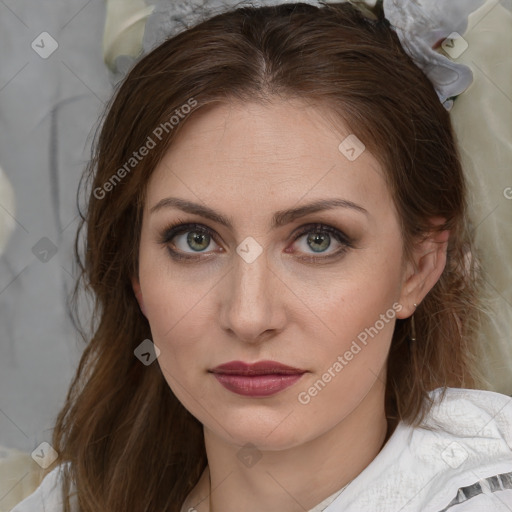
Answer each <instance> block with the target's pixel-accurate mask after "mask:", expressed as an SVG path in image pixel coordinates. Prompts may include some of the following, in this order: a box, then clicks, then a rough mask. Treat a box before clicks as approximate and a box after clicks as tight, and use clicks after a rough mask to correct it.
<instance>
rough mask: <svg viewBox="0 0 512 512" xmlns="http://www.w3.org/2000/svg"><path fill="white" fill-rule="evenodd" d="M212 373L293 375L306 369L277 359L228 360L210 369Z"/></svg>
mask: <svg viewBox="0 0 512 512" xmlns="http://www.w3.org/2000/svg"><path fill="white" fill-rule="evenodd" d="M209 371H210V372H212V373H224V374H229V375H268V374H279V375H295V374H298V373H305V372H306V370H301V369H300V368H294V367H293V366H287V365H285V364H282V363H278V362H277V361H258V362H256V363H244V362H243V361H230V362H229V363H224V364H220V365H219V366H216V367H215V368H213V369H212V370H209Z"/></svg>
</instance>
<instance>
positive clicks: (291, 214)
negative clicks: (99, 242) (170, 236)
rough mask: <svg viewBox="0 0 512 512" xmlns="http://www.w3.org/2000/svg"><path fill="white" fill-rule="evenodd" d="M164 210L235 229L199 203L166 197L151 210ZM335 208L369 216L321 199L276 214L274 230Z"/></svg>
mask: <svg viewBox="0 0 512 512" xmlns="http://www.w3.org/2000/svg"><path fill="white" fill-rule="evenodd" d="M163 208H178V209H180V210H183V211H184V212H187V213H192V214H195V215H200V216H201V217H205V218H207V219H210V220H212V221H214V222H217V223H219V224H222V225H223V226H226V227H227V228H229V229H232V228H233V220H232V219H231V218H229V217H225V216H224V215H222V214H221V213H219V212H217V211H215V210H213V209H211V208H209V207H208V206H204V205H202V204H199V203H194V202H191V201H188V200H185V199H180V198H178V197H166V198H165V199H162V200H160V201H158V203H157V204H156V205H154V206H153V207H152V208H151V209H150V213H154V212H156V211H159V210H161V209H163ZM333 208H350V209H352V210H355V211H357V212H360V213H363V214H365V215H369V214H368V211H367V210H366V209H365V208H363V207H362V206H360V205H358V204H356V203H353V202H352V201H348V200H346V199H338V198H332V199H319V200H318V201H313V202H312V203H308V204H306V205H304V206H299V207H297V208H291V209H289V210H280V211H277V212H275V214H274V216H273V218H272V229H275V228H277V227H280V226H284V225H285V224H288V223H290V222H293V221H294V220H295V219H298V218H300V217H305V216H306V215H309V214H311V213H316V212H319V211H322V210H331V209H333Z"/></svg>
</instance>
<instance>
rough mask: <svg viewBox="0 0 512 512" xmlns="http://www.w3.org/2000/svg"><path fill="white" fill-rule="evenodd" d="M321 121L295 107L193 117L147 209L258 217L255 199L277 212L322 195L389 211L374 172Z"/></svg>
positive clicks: (224, 109) (230, 107)
mask: <svg viewBox="0 0 512 512" xmlns="http://www.w3.org/2000/svg"><path fill="white" fill-rule="evenodd" d="M327 114H328V112H326V110H325V107H320V106H312V105H308V104H306V103H305V102H302V101H300V100H286V101H284V100H279V101H278V100H276V101H273V102H271V103H266V104H261V103H241V102H234V103H229V104H226V103H219V104H215V105H213V106H209V107H207V108H206V109H204V110H203V109H201V110H198V111H196V112H194V113H193V114H192V115H191V117H190V118H189V119H187V120H186V122H185V125H183V126H182V127H181V130H180V132H179V135H178V137H177V138H176V139H175V140H174V141H173V143H172V145H171V147H170V148H169V150H168V151H167V153H166V154H165V155H164V158H163V159H162V160H161V162H160V163H159V165H158V166H157V168H156V169H155V170H154V172H153V175H152V177H151V180H150V183H149V184H148V194H147V201H146V203H147V205H146V206H147V207H148V208H149V207H151V205H153V204H155V203H156V202H158V201H159V200H160V199H162V198H164V197H165V196H166V195H170V194H171V193H172V195H174V196H176V195H180V196H181V197H184V198H187V199H190V200H194V201H197V200H199V201H205V202H208V203H209V204H210V205H211V206H218V207H221V206H222V204H223V202H224V201H226V200H229V201H230V202H231V203H233V202H234V201H235V200H236V198H238V200H239V201H240V204H241V206H243V207H244V208H245V209H254V208H257V209H259V210H261V209H262V208H263V207H264V204H262V201H261V200H262V199H265V200H266V201H265V202H266V203H267V204H270V203H271V202H272V200H275V202H276V203H280V204H279V207H277V208H276V210H277V209H280V207H282V206H283V203H286V205H292V204H293V205H295V204H297V202H299V201H303V202H309V201H312V200H316V199H321V198H324V197H326V196H327V195H328V196H329V197H334V196H337V197H342V198H344V199H348V200H352V201H354V202H358V201H359V202H364V203H367V204H368V203H373V204H374V206H379V205H380V206H382V207H387V208H389V206H390V205H389V201H390V200H391V198H390V197H389V193H388V191H387V187H386V184H385V181H384V177H383V171H382V168H381V166H380V164H379V163H378V162H377V160H376V159H375V158H374V157H373V155H371V154H370V153H369V151H368V150H366V149H365V147H364V142H363V141H358V139H357V138H355V135H354V134H351V132H350V130H349V129H348V128H347V126H346V125H345V124H344V123H343V122H342V121H341V120H340V121H339V123H338V122H337V123H336V125H334V124H333V123H332V121H330V119H332V118H331V117H330V116H328V115H327ZM347 149H349V152H348V153H347ZM351 149H353V151H350V150H351ZM354 156H355V157H356V158H353V157H354ZM349 157H350V158H349Z"/></svg>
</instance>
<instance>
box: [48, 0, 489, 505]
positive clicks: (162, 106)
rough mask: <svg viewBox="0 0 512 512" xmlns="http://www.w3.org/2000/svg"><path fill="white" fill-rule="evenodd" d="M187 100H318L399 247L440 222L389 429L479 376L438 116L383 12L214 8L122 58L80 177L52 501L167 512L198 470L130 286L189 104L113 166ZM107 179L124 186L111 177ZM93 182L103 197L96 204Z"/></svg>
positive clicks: (193, 437)
mask: <svg viewBox="0 0 512 512" xmlns="http://www.w3.org/2000/svg"><path fill="white" fill-rule="evenodd" d="M191 98H193V99H194V100H195V101H197V105H198V106H197V108H196V109H195V111H199V110H201V109H202V108H204V107H205V106H207V105H213V104H214V103H218V102H226V103H227V102H230V101H241V102H249V101H261V102H267V101H270V100H272V99H275V98H277V99H279V98H283V99H286V98H299V99H302V100H304V101H306V102H309V103H311V104H313V105H318V106H320V105H323V106H327V107H328V109H329V111H330V112H331V113H332V117H333V119H334V120H336V119H338V120H342V121H343V122H344V123H345V124H346V125H347V126H349V127H350V130H351V131H352V133H354V134H356V136H357V137H358V138H359V139H361V140H362V141H364V144H365V145H366V147H367V149H368V150H369V151H370V152H371V153H372V154H373V155H374V156H375V157H376V158H378V159H379V160H380V162H381V163H382V165H383V168H384V169H385V172H386V179H387V182H388V186H389V188H390V191H391V193H392V196H393V199H394V202H395V204H396V208H397V211H398V215H399V219H400V223H401V229H402V233H403V241H404V254H405V255H407V256H409V255H410V252H409V251H410V248H411V247H412V244H413V243H414V241H415V240H416V239H417V238H418V237H421V236H424V235H426V234H427V233H428V232H429V231H430V230H432V229H436V228H433V227H432V226H431V225H430V223H429V218H431V217H435V216H437V217H439V216H440V217H443V218H445V219H446V223H445V224H443V225H442V226H439V227H438V228H437V229H439V230H444V229H449V230H450V233H451V236H450V240H449V245H448V258H447V264H446V267H445V269H444V271H443V274H442V276H441V278H440V279H439V281H438V282H437V284H436V285H435V286H434V288H433V289H432V290H431V291H430V293H429V294H428V295H427V297H426V298H425V299H424V301H423V302H422V303H421V304H420V305H419V306H418V308H417V310H416V312H415V315H414V316H415V322H416V330H417V332H418V338H419V339H418V341H417V342H416V343H415V344H411V343H409V342H408V339H407V336H408V333H409V329H410V325H409V324H410V320H409V319H406V320H397V322H396V326H395V331H394V334H393V340H392V345H391V351H390V355H389V363H388V377H387V393H386V413H387V416H388V420H389V422H390V425H391V424H396V422H397V421H399V420H401V421H404V422H407V423H411V424H418V423H419V422H420V421H421V419H422V418H423V417H424V414H425V412H426V411H427V410H428V407H429V402H428V392H429V391H430V390H433V389H435V388H438V387H446V386H453V387H474V386H475V385H476V383H477V380H476V375H477V373H476V364H475V355H474V354H475V347H474V346H473V344H474V339H473V337H472V333H475V332H476V330H477V327H478V325H479V309H478V308H479V306H478V295H477V290H478V287H479V286H480V285H481V280H480V278H479V275H478V273H477V265H476V262H477V259H476V254H475V253H474V251H473V249H472V245H471V241H470V236H469V235H470V231H469V221H468V219H467V214H466V185H465V182H464V176H463V173H462V169H461V164H460V161H459V155H458V150H457V147H456V143H455V140H454V134H453V132H452V127H451V124H450V119H449V114H448V113H447V112H446V110H445V109H444V108H443V106H442V105H441V103H440V101H439V99H438V97H437V95H436V92H435V90H434V88H433V86H432V84H431V83H430V82H429V80H428V79H427V78H426V76H425V75H424V74H423V72H422V71H421V70H420V69H419V68H418V67H416V66H415V64H414V63H413V62H412V60H411V59H410V58H409V57H408V56H407V54H406V53H405V52H404V51H403V49H402V47H401V45H400V42H399V40H398V38H397V36H396V34H395V32H394V31H393V30H392V29H391V28H390V27H389V24H388V23H387V21H386V20H385V19H384V17H383V13H382V10H381V8H377V9H376V12H375V13H370V12H368V11H366V9H363V7H356V6H354V5H351V4H349V3H340V4H325V5H323V6H322V7H321V8H317V7H314V6H312V5H307V4H283V5H279V6H274V7H264V8H253V7H244V8H240V9H238V10H233V11H231V12H227V13H224V14H221V15H217V16H215V17H213V18H211V19H209V20H206V21H204V22H203V23H200V24H198V25H196V26H195V27H192V28H190V29H189V30H186V31H184V32H182V33H180V34H178V35H177V36H176V37H174V38H172V39H169V40H167V41H166V42H165V43H163V44H162V45H160V46H159V47H158V48H156V49H155V50H154V51H152V52H151V53H150V54H149V55H147V56H146V57H144V58H143V59H141V60H140V61H139V62H138V63H137V65H135V66H134V68H133V69H132V70H131V72H130V73H129V75H128V76H127V77H126V79H125V80H124V81H123V83H122V84H121V86H120V88H119V89H118V91H117V93H116V94H115V97H114V98H113V100H112V101H111V103H110V105H109V106H108V109H107V112H108V113H107V115H106V117H105V119H104V121H103V126H102V129H101V132H100V135H99V138H98V140H97V141H96V144H95V152H94V156H93V159H92V160H91V163H90V165H89V168H88V171H87V173H86V174H84V177H87V178H88V179H89V180H90V183H91V185H92V188H91V191H90V193H89V198H88V209H87V212H86V214H85V215H82V222H81V224H80V228H79V230H78V233H77V237H76V243H75V251H76V258H77V263H78V265H79V268H80V271H81V275H80V280H79V281H78V282H77V286H76V289H75V295H74V298H75V299H76V297H77V293H78V290H79V287H80V286H81V285H84V286H85V288H86V290H88V291H90V292H92V296H93V297H94V314H93V315H92V323H91V329H92V336H90V339H88V337H87V335H85V334H83V336H84V338H85V341H86V342H87V346H86V348H85V350H84V352H83V355H82V358H81V361H80V364H79V367H78V369H77V372H76V375H75V378H74V380H73V382H72V384H71V387H70V390H69V393H68V396H67V400H66V403H65V405H64V407H63V409H62V410H61V412H60V414H59V416H58V418H57V422H56V427H55V430H54V436H53V446H54V448H55V449H56V450H57V451H58V453H59V455H60V458H59V459H58V462H61V463H62V462H69V463H70V464H68V465H65V467H64V468H63V469H64V470H65V471H64V473H63V476H64V478H65V480H64V482H65V485H64V487H63V493H64V496H67V495H68V493H69V488H68V485H69V483H70V480H69V479H70V478H72V479H73V481H74V483H75V485H76V488H77V494H78V498H79V503H80V508H81V510H82V511H83V512H93V511H94V512H96V511H109V512H116V511H119V512H121V511H122V512H129V511H137V512H142V511H155V510H158V511H168V512H178V511H179V510H180V508H181V505H182V503H183V501H184V499H185V497H186V496H187V494H188V493H189V492H190V491H191V489H192V488H193V487H194V485H195V484H196V483H197V481H198V478H199V476H200V475H201V473H202V471H203V469H204V468H205V465H206V463H207V460H206V452H205V447H204V440H203V432H202V425H201V424H200V423H199V421H198V420H196V419H195V418H194V417H193V416H192V415H191V414H190V413H189V412H188V411H187V410H186V409H185V408H184V407H183V406H182V405H181V403H180V402H179V401H178V400H177V398H176V397H175V396H174V394H173V393H172V391H171V390H170V388H169V386H168V384H167V383H166V381H165V379H164V377H163V375H162V372H161V370H160V368H159V366H158V364H152V365H150V366H144V365H143V364H141V362H140V361H139V360H138V359H137V358H136V357H135V356H134V349H135V348H136V347H137V346H138V345H139V344H140V343H141V341H142V340H144V339H146V338H151V333H150V328H149V324H148V322H147V320H146V318H145V317H144V316H143V315H142V313H141V312H140V310H139V306H138V303H137V302H136V299H135V297H134V293H133V290H132V287H131V277H132V276H134V275H137V269H138V262H137V258H138V247H139V240H140V229H141V215H142V207H143V204H144V196H145V187H146V185H147V183H148V180H149V178H150V176H151V173H152V171H153V169H154V168H155V167H156V165H157V163H158V162H159V160H160V159H161V158H162V156H163V155H164V153H165V152H166V150H167V149H168V148H169V146H170V144H172V141H173V139H174V137H176V134H177V133H179V131H180V129H181V128H182V127H183V126H184V125H185V124H186V122H187V119H189V118H190V117H191V116H192V115H194V113H191V114H190V115H189V116H185V117H184V118H183V119H181V120H180V122H179V123H178V124H177V125H176V126H175V127H174V129H172V130H171V129H168V130H167V131H164V133H163V134H164V137H162V140H161V141H160V142H159V143H158V144H157V145H156V147H155V148H154V149H152V150H151V151H149V153H148V154H147V156H145V158H144V159H142V160H141V161H140V162H138V163H137V165H136V167H135V168H133V169H130V172H128V171H127V172H124V173H120V172H119V169H120V168H122V166H123V165H125V164H126V162H128V161H129V160H130V158H131V157H132V156H133V152H134V151H136V150H137V149H138V148H140V147H142V146H143V145H144V144H145V143H146V141H147V140H148V139H147V138H148V136H150V135H151V134H152V133H154V130H155V128H156V127H158V126H161V125H164V124H165V123H167V126H168V124H169V119H170V118H171V116H172V115H173V113H174V112H175V111H176V110H177V109H180V107H181V106H183V105H185V104H187V103H188V104H190V100H191ZM125 170H126V167H125ZM116 174H117V176H118V177H121V175H122V179H120V180H118V181H116V182H115V183H114V182H113V181H112V177H113V176H114V175H116ZM107 182H109V183H111V184H112V183H114V185H115V186H114V185H112V186H111V187H110V186H109V187H105V183H107ZM107 188H108V189H109V190H108V193H107V192H105V190H106V189H107ZM100 189H101V190H103V192H105V194H104V193H103V192H102V195H104V196H105V197H98V196H99V195H100V194H99V193H98V190H100ZM95 191H96V192H95ZM84 226H85V227H86V228H87V230H86V237H85V240H84V242H85V247H84V248H83V249H84V250H85V258H84V260H82V259H81V257H80V233H81V231H82V229H83V228H84ZM469 250H471V251H473V252H472V255H473V257H472V258H469V259H468V258H467V253H468V251H469ZM68 510H69V509H68V507H67V504H66V511H68Z"/></svg>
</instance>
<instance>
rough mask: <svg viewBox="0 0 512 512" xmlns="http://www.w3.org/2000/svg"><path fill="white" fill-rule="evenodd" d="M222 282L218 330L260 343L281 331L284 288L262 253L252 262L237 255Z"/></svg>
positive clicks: (283, 318)
mask: <svg viewBox="0 0 512 512" xmlns="http://www.w3.org/2000/svg"><path fill="white" fill-rule="evenodd" d="M233 260H234V261H233V268H232V270H231V272H229V273H228V275H227V276H226V280H225V281H224V286H223V287H224V291H225V294H224V295H223V298H224V300H223V303H222V305H221V308H222V311H221V315H220V318H221V327H222V328H223V329H225V330H227V331H229V332H230V334H231V335H232V336H233V337H234V338H235V339H237V340H239V341H243V342H245V343H259V342H261V341H263V340H265V339H268V337H269V336H272V335H275V334H276V333H277V332H278V331H280V330H281V329H282V328H283V325H284V321H285V313H284V308H283V304H282V302H281V303H280V301H282V296H283V289H282V288H283V287H285V285H284V284H283V283H282V282H281V281H280V279H279V278H278V276H277V275H276V273H275V271H274V270H273V269H272V268H271V267H270V265H269V263H268V258H267V253H266V250H265V249H264V250H263V252H262V253H261V254H260V255H259V256H258V257H257V258H256V259H255V260H254V261H252V262H250V263H249V262H248V261H246V260H244V258H242V257H241V256H239V255H238V254H235V256H234V258H233Z"/></svg>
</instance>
